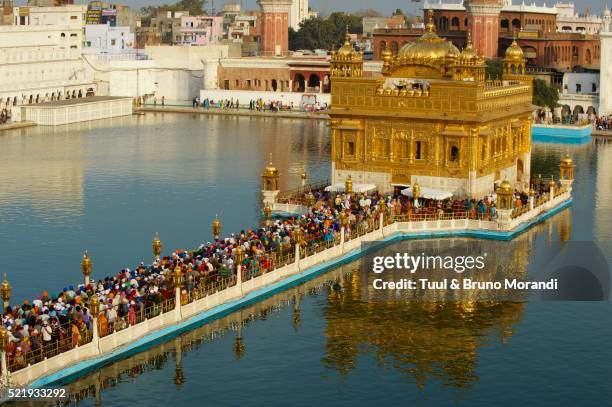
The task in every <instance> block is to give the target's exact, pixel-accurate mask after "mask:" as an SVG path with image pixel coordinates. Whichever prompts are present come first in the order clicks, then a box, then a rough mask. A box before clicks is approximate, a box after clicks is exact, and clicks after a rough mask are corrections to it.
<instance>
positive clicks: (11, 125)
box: [0, 122, 36, 132]
mask: <svg viewBox="0 0 612 407" xmlns="http://www.w3.org/2000/svg"><path fill="white" fill-rule="evenodd" d="M34 126H36V123H34V122H14V123H8V124H0V132H2V131H4V130H16V129H23V128H26V127H34Z"/></svg>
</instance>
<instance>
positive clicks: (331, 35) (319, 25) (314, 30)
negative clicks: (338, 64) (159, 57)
mask: <svg viewBox="0 0 612 407" xmlns="http://www.w3.org/2000/svg"><path fill="white" fill-rule="evenodd" d="M334 41H335V32H334V27H333V26H332V25H331V23H330V22H329V20H327V19H325V20H324V19H322V18H319V17H315V18H309V19H308V20H305V21H302V22H301V23H300V29H299V30H298V31H294V32H292V30H289V49H291V50H294V51H295V50H298V49H317V48H323V49H331V47H332V45H333V44H334Z"/></svg>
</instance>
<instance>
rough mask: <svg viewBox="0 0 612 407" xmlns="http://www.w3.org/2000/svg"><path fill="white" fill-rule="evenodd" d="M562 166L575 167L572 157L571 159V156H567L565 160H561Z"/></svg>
mask: <svg viewBox="0 0 612 407" xmlns="http://www.w3.org/2000/svg"><path fill="white" fill-rule="evenodd" d="M561 164H563V165H565V166H568V167H569V166H572V165H574V160H572V157H570V156H569V154H565V157H563V160H561Z"/></svg>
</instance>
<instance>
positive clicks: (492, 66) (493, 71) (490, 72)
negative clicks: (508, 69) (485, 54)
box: [485, 58, 503, 79]
mask: <svg viewBox="0 0 612 407" xmlns="http://www.w3.org/2000/svg"><path fill="white" fill-rule="evenodd" d="M485 64H486V65H487V66H486V68H485V77H486V78H487V79H489V78H491V79H501V77H502V74H503V69H502V67H503V61H502V60H501V59H500V58H494V59H487V60H486V61H485Z"/></svg>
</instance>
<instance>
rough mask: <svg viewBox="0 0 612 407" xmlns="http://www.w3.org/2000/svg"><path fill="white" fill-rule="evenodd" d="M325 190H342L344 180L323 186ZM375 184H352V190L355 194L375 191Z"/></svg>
mask: <svg viewBox="0 0 612 407" xmlns="http://www.w3.org/2000/svg"><path fill="white" fill-rule="evenodd" d="M325 190H326V191H327V192H344V182H337V183H335V184H332V185H329V186H327V187H325ZM375 190H376V185H374V184H353V192H354V193H356V194H363V193H366V192H370V191H375Z"/></svg>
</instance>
